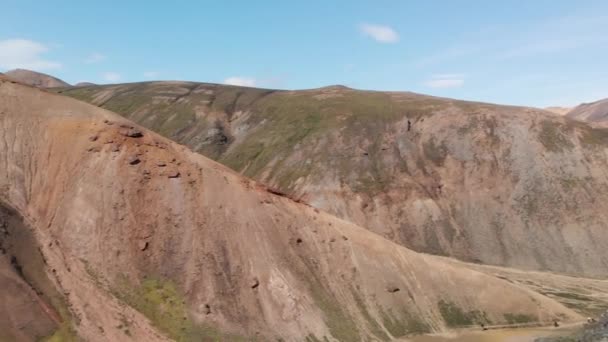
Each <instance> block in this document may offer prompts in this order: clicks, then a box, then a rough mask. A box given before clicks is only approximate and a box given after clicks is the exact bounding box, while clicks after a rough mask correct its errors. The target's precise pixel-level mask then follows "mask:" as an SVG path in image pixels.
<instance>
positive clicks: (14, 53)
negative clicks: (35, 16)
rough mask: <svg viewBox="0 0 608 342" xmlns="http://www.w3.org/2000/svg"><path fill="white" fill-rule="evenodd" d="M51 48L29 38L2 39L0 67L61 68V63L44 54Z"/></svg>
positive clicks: (0, 44) (0, 42)
mask: <svg viewBox="0 0 608 342" xmlns="http://www.w3.org/2000/svg"><path fill="white" fill-rule="evenodd" d="M48 51H49V48H48V47H47V46H46V45H44V44H42V43H39V42H35V41H32V40H27V39H7V40H0V68H3V69H16V68H23V69H32V70H38V71H40V70H49V69H58V68H61V63H58V62H54V61H50V60H48V59H45V58H44V57H43V56H42V55H43V54H44V53H46V52H48Z"/></svg>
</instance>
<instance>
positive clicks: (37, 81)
mask: <svg viewBox="0 0 608 342" xmlns="http://www.w3.org/2000/svg"><path fill="white" fill-rule="evenodd" d="M4 75H5V76H7V77H9V78H11V79H14V80H16V81H19V82H21V83H23V84H27V85H31V86H33V87H38V88H59V87H68V86H70V84H68V83H66V82H64V81H62V80H60V79H58V78H56V77H53V76H51V75H47V74H43V73H41V72H36V71H31V70H26V69H15V70H10V71H7V72H5V73H4Z"/></svg>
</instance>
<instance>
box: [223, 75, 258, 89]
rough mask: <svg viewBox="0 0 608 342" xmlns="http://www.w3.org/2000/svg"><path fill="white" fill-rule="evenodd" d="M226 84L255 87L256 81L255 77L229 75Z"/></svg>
mask: <svg viewBox="0 0 608 342" xmlns="http://www.w3.org/2000/svg"><path fill="white" fill-rule="evenodd" d="M224 84H230V85H236V86H243V87H255V85H256V81H255V79H253V78H247V77H228V78H227V79H225V80H224Z"/></svg>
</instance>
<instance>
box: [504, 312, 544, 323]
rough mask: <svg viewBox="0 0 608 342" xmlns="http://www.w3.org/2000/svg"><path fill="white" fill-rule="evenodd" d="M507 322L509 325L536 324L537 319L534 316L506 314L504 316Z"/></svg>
mask: <svg viewBox="0 0 608 342" xmlns="http://www.w3.org/2000/svg"><path fill="white" fill-rule="evenodd" d="M504 317H505V320H506V321H507V323H509V324H521V323H530V322H536V321H537V319H536V318H535V317H534V316H531V315H526V314H513V313H506V314H504Z"/></svg>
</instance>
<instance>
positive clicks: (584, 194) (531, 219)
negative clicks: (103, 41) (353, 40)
mask: <svg viewBox="0 0 608 342" xmlns="http://www.w3.org/2000/svg"><path fill="white" fill-rule="evenodd" d="M60 92H61V93H63V94H64V95H68V96H72V97H74V98H77V99H80V100H84V101H87V102H90V103H92V104H94V105H97V106H100V107H103V108H106V109H109V110H112V111H115V112H117V113H120V114H122V115H123V116H125V117H127V118H129V119H131V120H134V121H136V122H138V123H139V124H141V125H144V126H146V127H148V128H150V129H152V130H154V131H156V132H158V133H160V134H162V135H164V136H166V137H169V138H171V139H173V140H175V141H177V142H180V143H183V144H185V145H187V146H189V147H190V148H192V149H193V150H194V151H197V152H200V153H202V154H204V155H206V156H208V157H210V158H213V159H215V160H217V161H219V162H220V163H222V164H225V165H227V166H228V167H230V168H232V169H234V170H236V171H238V172H240V173H242V174H244V175H246V176H249V177H252V178H254V179H256V180H258V181H260V182H262V183H265V184H268V185H269V186H270V187H272V188H274V189H275V190H276V191H278V192H281V193H285V194H287V195H288V196H289V197H291V198H294V199H297V200H301V201H303V202H306V203H309V204H310V205H312V206H313V207H315V208H318V209H321V210H325V211H327V212H329V213H331V214H334V215H336V216H338V217H341V218H343V219H345V220H347V221H350V222H353V223H355V224H357V225H359V226H361V227H365V228H367V229H369V230H371V231H373V232H375V233H377V234H379V235H381V236H384V237H386V238H387V239H390V240H392V241H394V242H397V243H398V244H401V245H403V246H406V247H408V248H411V249H414V250H416V251H420V252H426V253H432V254H439V255H446V256H453V257H457V258H459V259H462V260H465V261H473V262H479V263H484V264H492V265H504V266H513V267H517V268H521V269H532V270H549V271H555V272H563V273H569V274H574V275H586V276H606V275H607V274H608V252H607V251H606V249H605V248H604V246H605V245H606V243H608V230H607V229H606V225H607V224H608V214H607V213H608V173H607V171H606V170H608V154H607V151H608V150H607V147H608V130H604V129H592V128H591V127H590V126H588V125H586V124H584V123H579V122H576V121H573V120H570V119H567V118H563V117H559V116H556V115H553V114H550V113H548V112H546V111H543V110H538V109H533V108H524V107H510V106H498V105H492V104H485V103H474V102H465V101H457V100H451V99H443V98H436V97H430V96H424V95H418V94H413V93H405V92H403V93H398V92H374V91H360V90H354V89H349V88H346V87H341V86H334V87H326V88H320V89H312V90H302V91H279V90H267V89H255V88H243V87H234V86H223V85H215V84H205V83H193V82H148V83H133V84H123V85H108V86H91V87H81V88H77V89H74V88H67V89H63V90H61V91H60Z"/></svg>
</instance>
